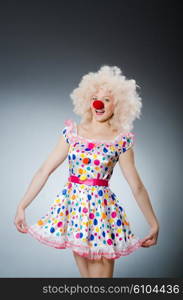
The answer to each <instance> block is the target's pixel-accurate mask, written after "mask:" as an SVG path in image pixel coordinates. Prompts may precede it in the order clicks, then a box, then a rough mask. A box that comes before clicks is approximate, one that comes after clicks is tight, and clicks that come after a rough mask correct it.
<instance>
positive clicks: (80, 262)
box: [73, 251, 89, 278]
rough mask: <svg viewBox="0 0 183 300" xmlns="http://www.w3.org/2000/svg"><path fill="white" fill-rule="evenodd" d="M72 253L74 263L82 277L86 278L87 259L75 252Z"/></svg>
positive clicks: (87, 275) (87, 274)
mask: <svg viewBox="0 0 183 300" xmlns="http://www.w3.org/2000/svg"><path fill="white" fill-rule="evenodd" d="M73 255H74V258H75V261H76V264H77V266H78V268H79V272H80V274H81V276H82V277H85V278H88V277H89V273H88V259H87V258H86V257H82V256H80V255H79V254H77V253H76V252H74V251H73Z"/></svg>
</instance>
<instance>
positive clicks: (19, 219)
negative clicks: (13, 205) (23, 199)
mask: <svg viewBox="0 0 183 300" xmlns="http://www.w3.org/2000/svg"><path fill="white" fill-rule="evenodd" d="M14 224H15V226H16V228H17V230H18V231H20V232H21V233H27V230H28V226H27V224H26V221H25V212H24V209H22V208H18V210H17V213H16V215H15V219H14Z"/></svg>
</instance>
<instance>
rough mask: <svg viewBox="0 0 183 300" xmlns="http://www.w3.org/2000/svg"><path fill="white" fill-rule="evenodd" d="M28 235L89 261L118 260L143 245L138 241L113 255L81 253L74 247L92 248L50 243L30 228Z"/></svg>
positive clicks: (67, 243)
mask: <svg viewBox="0 0 183 300" xmlns="http://www.w3.org/2000/svg"><path fill="white" fill-rule="evenodd" d="M28 233H29V234H31V235H32V236H33V237H34V238H36V239H37V240H38V241H40V242H41V243H43V244H45V245H48V246H50V247H54V248H57V249H65V248H71V249H72V250H73V251H74V252H76V253H77V254H79V255H80V256H82V257H87V258H88V259H95V258H99V259H100V258H101V257H102V256H104V257H105V258H108V259H117V258H119V257H120V256H126V255H129V254H130V253H132V252H133V251H135V250H137V249H138V248H140V247H141V244H142V241H143V240H137V242H136V243H135V244H134V245H132V246H130V247H128V248H127V249H125V250H122V251H118V252H113V253H107V252H100V253H97V252H92V251H91V252H80V251H79V250H75V249H74V247H77V248H78V249H79V248H81V249H83V250H84V249H87V248H88V249H89V250H90V249H91V248H90V247H89V246H81V245H76V244H74V243H72V242H69V241H65V242H64V243H62V244H61V243H58V242H52V241H49V240H47V239H45V238H43V237H42V236H41V235H40V234H38V233H37V232H35V231H34V230H33V229H32V228H30V227H29V228H28ZM84 251H85V250H84Z"/></svg>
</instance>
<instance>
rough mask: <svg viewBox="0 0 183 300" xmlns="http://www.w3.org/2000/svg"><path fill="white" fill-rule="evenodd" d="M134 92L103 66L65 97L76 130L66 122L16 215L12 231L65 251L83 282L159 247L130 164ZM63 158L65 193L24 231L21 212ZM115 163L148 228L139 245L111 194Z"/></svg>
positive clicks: (136, 112)
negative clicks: (128, 257)
mask: <svg viewBox="0 0 183 300" xmlns="http://www.w3.org/2000/svg"><path fill="white" fill-rule="evenodd" d="M136 86H137V85H136V83H135V80H127V79H126V77H125V76H123V75H122V74H121V70H120V69H119V68H118V67H109V66H102V67H101V68H100V70H99V71H98V72H96V73H89V74H87V75H85V76H83V78H82V80H81V82H80V84H79V86H78V87H77V88H76V89H75V90H74V91H73V92H72V94H71V98H72V100H73V104H74V107H75V108H74V112H75V113H76V114H78V115H80V116H81V117H82V119H81V123H80V124H77V123H76V122H74V121H72V120H67V121H65V125H66V126H65V127H64V128H63V130H62V135H61V137H60V138H59V141H58V144H57V146H56V148H55V149H54V150H53V152H52V153H50V155H49V157H48V159H47V160H46V161H45V162H44V164H43V165H42V166H41V167H40V168H39V170H38V171H37V172H36V174H35V176H34V177H33V180H32V182H31V184H30V186H29V187H28V190H27V192H26V194H25V195H24V197H23V199H22V200H21V202H20V204H19V205H18V208H17V213H16V216H15V221H14V224H15V225H16V227H17V230H19V231H20V232H22V233H30V234H31V235H32V236H33V237H35V238H36V239H37V240H39V241H40V242H42V243H44V244H46V245H48V246H51V247H55V248H57V249H64V248H69V247H70V248H71V249H72V251H73V255H74V258H75V260H76V264H77V266H78V268H79V271H80V274H81V276H82V277H100V278H101V277H113V271H114V262H115V259H117V258H119V257H121V256H123V255H128V254H130V253H132V252H133V251H135V250H137V249H138V248H140V247H150V246H152V245H155V244H156V243H157V238H158V233H159V224H158V220H157V218H156V216H155V214H154V212H153V208H152V206H151V203H150V200H149V196H148V193H147V191H146V189H145V187H144V184H143V183H142V180H141V179H140V176H139V174H138V172H137V170H136V166H135V159H134V150H133V144H134V134H133V133H132V132H131V129H132V123H133V121H134V120H135V118H139V116H140V112H141V107H142V103H141V98H140V97H139V95H138V93H137V91H136ZM67 157H68V160H69V175H70V176H69V178H68V181H67V182H66V183H65V185H64V187H63V190H62V191H61V192H60V193H59V194H58V195H57V197H56V199H55V201H54V202H53V204H52V206H51V207H50V211H49V212H48V213H47V214H46V215H44V216H43V217H41V219H39V220H38V221H37V223H36V224H33V225H31V226H27V224H26V221H25V208H26V207H27V206H28V205H29V204H30V203H31V202H32V201H33V199H34V198H35V197H36V196H37V194H38V193H39V192H40V190H41V189H42V187H43V186H44V184H45V183H46V181H47V180H48V178H49V175H50V174H51V173H52V172H53V171H54V170H55V169H56V168H57V167H58V166H60V165H61V164H62V163H63V161H64V160H65V159H66V158H67ZM118 161H119V164H120V168H121V171H122V173H123V175H124V177H125V179H126V180H127V182H128V183H129V185H130V188H131V190H132V193H133V195H134V198H135V200H136V201H137V203H138V205H139V207H140V209H141V210H142V212H143V214H144V215H145V217H146V219H147V222H148V223H149V225H150V232H149V235H148V236H146V237H145V238H144V239H139V238H138V237H137V236H135V235H134V233H133V232H132V229H131V227H130V223H129V220H128V218H127V215H126V213H125V210H124V207H123V205H122V204H121V202H120V200H119V199H118V198H117V197H116V195H115V193H114V192H113V191H112V190H111V189H110V187H109V179H110V178H111V176H112V173H113V169H114V166H115V164H116V163H117V162H118Z"/></svg>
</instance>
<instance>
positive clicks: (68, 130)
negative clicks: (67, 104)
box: [62, 119, 75, 143]
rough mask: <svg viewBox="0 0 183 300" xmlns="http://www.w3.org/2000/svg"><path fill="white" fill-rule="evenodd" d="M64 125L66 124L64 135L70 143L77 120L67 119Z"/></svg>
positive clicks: (63, 130) (63, 129)
mask: <svg viewBox="0 0 183 300" xmlns="http://www.w3.org/2000/svg"><path fill="white" fill-rule="evenodd" d="M64 125H65V126H64V127H63V128H62V135H63V136H64V137H65V140H66V141H67V143H70V142H71V141H72V137H73V135H74V129H75V122H74V121H73V120H72V119H66V120H65V121H64Z"/></svg>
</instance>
